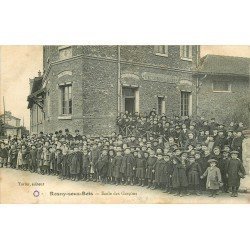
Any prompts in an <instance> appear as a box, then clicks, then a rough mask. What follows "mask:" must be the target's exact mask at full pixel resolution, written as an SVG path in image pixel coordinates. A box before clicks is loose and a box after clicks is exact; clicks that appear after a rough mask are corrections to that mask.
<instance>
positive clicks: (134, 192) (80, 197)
mask: <svg viewBox="0 0 250 250" xmlns="http://www.w3.org/2000/svg"><path fill="white" fill-rule="evenodd" d="M249 183H250V178H249V177H247V178H245V179H244V180H243V182H242V187H244V188H245V187H246V186H247V185H248V187H249ZM243 184H244V185H243ZM0 203H14V204H15V203H32V204H37V203H52V204H55V203H86V204H89V203H112V204H114V203H118V204H119V203H124V204H134V203H135V204H145V203H148V204H155V203H156V204H157V203H158V204H165V203H166V204H174V203H201V204H207V203H215V204H230V203H250V194H249V193H240V194H239V196H238V197H236V198H232V197H230V195H229V194H224V193H219V195H218V196H216V198H210V197H208V194H207V193H204V194H202V195H201V196H195V195H190V196H184V197H177V196H173V195H171V194H165V193H163V192H162V191H161V190H148V189H147V188H145V187H138V186H115V185H110V184H105V185H103V184H101V183H95V182H83V181H78V182H74V181H70V180H63V181H62V180H60V179H58V178H57V176H44V175H40V174H36V173H30V172H27V171H20V170H15V169H9V168H1V169H0Z"/></svg>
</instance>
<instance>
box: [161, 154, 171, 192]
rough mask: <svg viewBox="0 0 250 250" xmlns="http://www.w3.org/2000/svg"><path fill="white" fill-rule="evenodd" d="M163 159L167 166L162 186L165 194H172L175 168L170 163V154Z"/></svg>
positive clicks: (164, 170)
mask: <svg viewBox="0 0 250 250" xmlns="http://www.w3.org/2000/svg"><path fill="white" fill-rule="evenodd" d="M163 159H164V161H165V166H164V169H163V175H162V185H163V187H164V188H165V190H164V192H163V193H171V191H172V174H173V166H172V163H171V161H170V155H169V154H166V155H164V157H163Z"/></svg>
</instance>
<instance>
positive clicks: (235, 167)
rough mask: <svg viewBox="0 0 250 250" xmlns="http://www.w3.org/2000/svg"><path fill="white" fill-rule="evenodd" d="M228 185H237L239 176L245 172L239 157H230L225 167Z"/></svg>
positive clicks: (238, 184)
mask: <svg viewBox="0 0 250 250" xmlns="http://www.w3.org/2000/svg"><path fill="white" fill-rule="evenodd" d="M226 172H227V174H228V185H229V187H239V186H240V178H241V176H244V175H245V174H246V172H245V169H244V167H243V165H242V162H241V161H240V160H239V159H230V160H229V161H228V165H227V168H226Z"/></svg>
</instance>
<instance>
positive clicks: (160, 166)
mask: <svg viewBox="0 0 250 250" xmlns="http://www.w3.org/2000/svg"><path fill="white" fill-rule="evenodd" d="M165 165H166V162H165V160H164V159H161V160H158V159H157V161H156V163H155V166H154V168H155V182H156V183H160V182H161V178H162V174H163V170H164V167H165Z"/></svg>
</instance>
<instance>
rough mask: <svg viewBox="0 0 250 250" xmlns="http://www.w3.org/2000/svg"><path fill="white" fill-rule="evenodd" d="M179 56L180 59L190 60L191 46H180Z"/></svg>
mask: <svg viewBox="0 0 250 250" xmlns="http://www.w3.org/2000/svg"><path fill="white" fill-rule="evenodd" d="M180 54H181V59H184V60H185V59H187V60H190V61H191V60H192V57H193V53H192V45H182V46H180Z"/></svg>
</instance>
